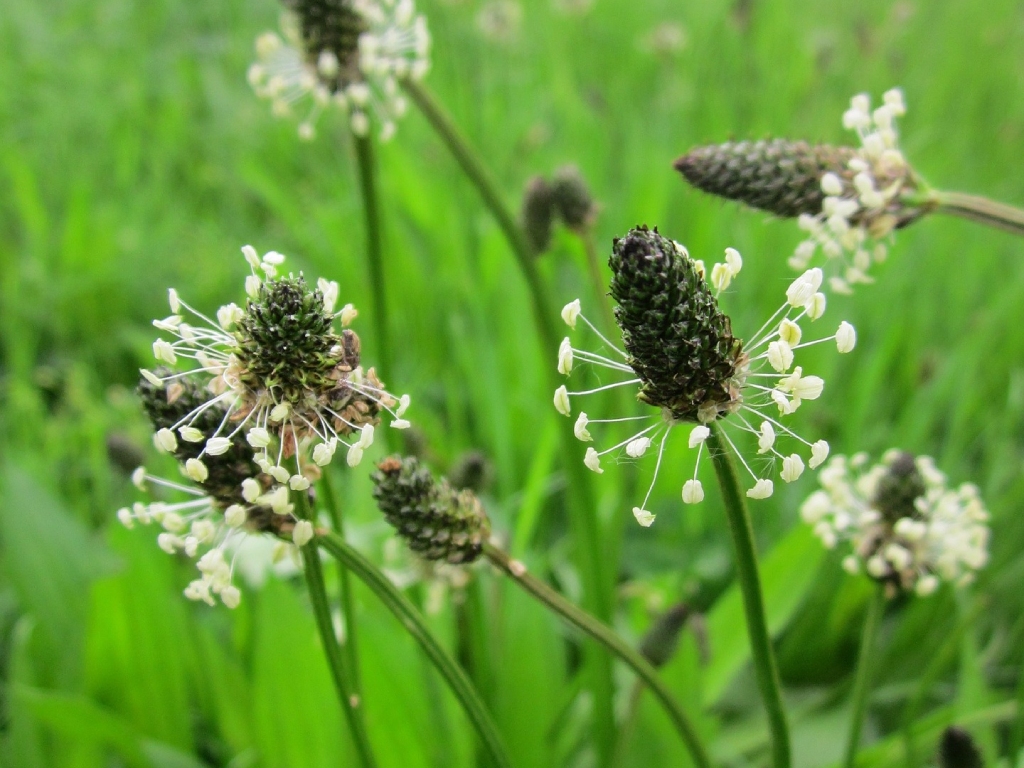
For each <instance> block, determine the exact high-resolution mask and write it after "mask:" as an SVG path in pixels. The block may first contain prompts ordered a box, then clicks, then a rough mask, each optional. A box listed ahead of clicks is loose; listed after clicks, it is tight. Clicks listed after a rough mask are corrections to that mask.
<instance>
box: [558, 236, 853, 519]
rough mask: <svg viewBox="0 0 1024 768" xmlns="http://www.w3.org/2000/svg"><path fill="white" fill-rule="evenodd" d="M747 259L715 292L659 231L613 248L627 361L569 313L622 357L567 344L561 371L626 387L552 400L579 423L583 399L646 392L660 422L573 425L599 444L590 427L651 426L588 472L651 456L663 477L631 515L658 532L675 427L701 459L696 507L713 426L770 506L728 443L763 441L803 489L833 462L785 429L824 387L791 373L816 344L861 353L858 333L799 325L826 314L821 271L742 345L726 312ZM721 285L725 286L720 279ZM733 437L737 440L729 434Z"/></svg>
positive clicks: (768, 484)
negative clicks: (742, 436) (575, 370)
mask: <svg viewBox="0 0 1024 768" xmlns="http://www.w3.org/2000/svg"><path fill="white" fill-rule="evenodd" d="M742 263H743V262H742V259H741V258H740V255H739V253H738V252H736V251H735V250H733V249H731V248H730V249H728V250H727V251H726V257H725V261H724V262H722V263H720V264H716V265H715V266H714V267H713V268H712V270H711V275H712V278H711V280H712V282H713V283H714V285H715V289H713V288H712V287H711V286H710V285H709V283H708V282H707V280H706V279H705V271H704V269H703V268H702V264H698V262H696V261H694V260H693V259H691V258H690V255H689V254H688V253H687V251H686V249H685V248H684V247H683V246H682V245H680V244H679V243H676V242H673V241H672V240H669V239H668V238H665V237H663V236H662V235H660V234H659V233H658V231H657V229H655V230H649V229H647V227H638V228H636V229H634V230H632V231H630V232H629V234H627V235H626V236H625V237H623V238H620V239H617V240H615V243H614V247H613V252H612V256H611V259H610V261H609V265H610V266H611V269H612V282H611V295H612V297H613V298H614V299H615V300H616V301H617V302H618V304H619V306H618V307H616V309H615V318H616V321H617V322H618V324H619V327H620V328H621V330H622V340H623V345H624V346H625V351H620V350H618V349H617V348H616V346H615V344H613V343H612V342H611V341H609V340H608V339H605V338H604V337H603V336H602V335H601V334H600V332H599V331H598V330H597V329H596V328H595V327H594V326H593V324H591V323H590V322H589V321H588V320H587V318H586V317H585V316H584V315H583V314H582V313H580V311H579V303H578V300H577V301H574V302H572V303H570V304H568V305H567V306H566V308H565V309H564V310H563V312H562V317H563V319H565V320H566V322H567V324H569V325H570V327H573V326H574V325H575V323H576V321H577V320H583V322H584V323H585V324H586V325H587V326H588V327H589V328H590V329H591V330H592V331H593V332H594V333H595V334H596V335H597V336H598V337H599V338H600V339H601V341H603V342H604V344H605V345H606V346H607V347H609V348H610V349H612V350H613V352H612V354H613V355H614V356H606V355H602V354H598V353H595V352H591V351H588V350H584V349H578V348H576V347H574V346H572V345H571V342H570V343H569V344H568V350H567V349H566V348H565V347H566V344H565V343H563V349H561V350H560V351H559V363H558V365H559V370H560V371H563V372H567V370H566V369H567V366H566V365H565V361H566V360H567V359H569V360H573V361H575V363H576V365H577V367H581V366H582V365H584V364H591V365H593V366H599V367H602V368H608V369H611V370H613V371H616V372H619V373H621V374H626V376H627V378H626V379H625V380H624V381H620V382H616V383H612V384H607V385H604V386H599V387H597V388H594V389H590V390H586V391H575V392H570V391H568V390H567V388H566V387H564V386H563V387H560V388H559V389H558V391H557V392H556V393H555V405H556V407H557V408H558V410H559V412H561V413H563V414H564V415H567V416H568V415H570V414H571V410H572V406H571V401H572V399H573V398H575V397H580V396H583V395H588V394H593V393H595V392H600V391H603V390H606V389H611V388H614V387H620V386H631V387H637V388H638V392H637V399H638V400H639V401H640V402H642V403H646V404H647V405H650V406H653V407H654V408H656V409H657V413H654V414H651V415H646V416H636V417H625V418H613V419H595V418H591V417H590V416H588V415H587V414H585V413H581V414H580V415H579V417H578V418H577V421H576V425H575V429H574V431H575V434H576V436H577V437H578V438H579V439H580V440H584V441H590V440H592V437H591V433H590V430H589V427H590V426H591V425H593V424H597V423H602V422H604V423H609V422H622V421H649V422H651V423H650V424H648V425H646V426H645V427H644V428H643V429H641V430H640V431H639V432H637V433H635V434H633V435H632V436H630V437H629V438H627V439H626V440H623V441H622V442H620V443H618V444H617V445H614V446H612V447H611V448H607V449H605V450H603V451H598V450H597V449H596V448H594V447H588V448H587V453H586V457H585V459H584V463H585V464H586V466H587V467H588V468H590V469H591V470H593V471H595V472H602V471H603V469H602V468H601V457H602V456H605V455H607V454H610V453H615V452H618V451H620V450H623V449H624V451H625V453H626V455H628V456H629V457H631V458H638V457H640V456H642V455H644V454H646V453H647V452H648V451H649V450H650V449H652V448H656V451H654V452H655V453H656V455H657V462H656V465H655V477H654V480H652V482H651V486H650V489H649V490H648V492H647V497H646V498H645V499H644V504H643V505H641V506H640V507H637V508H636V509H634V514H635V515H636V517H637V520H638V521H639V522H640V523H641V524H642V525H650V524H651V522H653V519H654V518H653V516H652V515H651V514H650V513H649V512H648V511H647V510H646V509H645V505H646V504H647V500H648V499H649V498H650V494H651V490H652V489H653V487H654V481H655V480H656V479H657V475H658V470H659V468H660V466H661V458H662V455H663V453H664V450H665V443H666V439H667V438H668V436H669V434H671V433H672V432H673V431H674V429H675V428H676V427H678V426H682V425H689V426H688V427H687V431H688V444H689V447H690V448H691V449H696V450H697V461H696V466H695V468H694V473H693V477H692V479H690V480H687V481H686V483H685V485H684V486H683V494H682V495H683V501H684V502H686V503H688V504H693V503H698V502H700V501H701V500H702V499H703V498H704V491H703V488H702V487H701V484H700V481H699V480H698V479H697V470H698V468H699V464H700V460H701V457H702V455H703V448H704V443H705V441H706V440H707V438H708V437H709V436H710V433H711V430H710V428H709V426H708V425H709V424H711V423H712V422H720V423H721V426H722V427H723V429H722V430H721V434H722V437H723V439H724V440H725V442H726V443H727V444H729V445H730V446H732V448H733V450H735V451H736V454H737V457H738V458H739V460H740V462H741V463H742V464H743V466H744V467H745V468H746V470H747V472H748V474H749V475H750V477H751V481H752V483H751V487H750V488H749V490H748V491H747V495H748V496H749V497H751V498H755V499H761V498H766V497H768V496H770V495H771V494H772V491H773V483H772V480H771V479H770V478H769V477H767V476H765V472H764V471H763V470H762V471H761V472H760V473H759V472H755V471H754V470H753V469H752V468H751V466H750V464H749V463H748V462H747V461H746V460H744V458H743V456H742V454H740V452H739V451H738V450H737V449H736V444H735V442H734V440H733V439H732V437H730V435H729V432H730V431H731V430H736V431H740V432H749V433H752V434H753V435H755V436H756V437H757V441H758V447H759V450H758V453H760V454H762V455H764V456H765V457H766V458H768V459H770V461H769V462H768V464H771V465H774V464H776V463H781V465H782V471H781V477H782V479H783V480H784V481H786V482H792V481H794V480H796V479H797V478H798V477H799V476H800V475H801V473H802V472H803V471H804V467H805V466H809V467H810V468H812V469H814V468H816V467H817V466H818V465H819V464H821V463H822V462H823V461H824V460H825V458H826V456H827V455H828V444H827V443H826V442H825V441H824V440H819V441H818V442H815V443H811V442H809V441H807V440H805V439H803V438H802V437H800V436H799V435H797V434H796V433H795V432H793V431H792V430H791V429H790V428H788V427H787V426H785V424H784V423H783V422H784V419H785V417H786V416H788V415H789V414H791V413H793V412H794V411H796V410H797V409H798V408H799V407H800V405H801V404H802V403H803V402H804V401H806V400H814V399H817V398H818V397H819V396H820V395H821V392H822V389H823V386H824V382H823V381H822V379H821V378H819V377H818V376H813V375H807V374H805V373H804V370H803V368H802V367H801V366H795V367H794V365H793V363H794V360H795V353H796V352H797V351H798V350H800V349H802V348H804V347H808V346H811V345H813V344H819V343H824V342H829V341H832V342H834V343H836V347H837V349H838V351H840V352H849V351H850V350H851V349H852V348H853V346H854V343H855V340H856V336H855V334H854V333H853V327H852V326H851V325H849V324H848V323H843V324H842V325H841V326H840V330H839V331H838V332H837V333H836V334H833V335H831V336H827V337H825V338H818V339H816V340H811V341H808V340H804V339H803V330H802V324H807V323H808V322H809V321H815V320H817V319H819V318H820V317H821V315H822V314H823V312H824V310H825V297H824V295H823V294H821V292H820V291H819V288H820V287H821V281H822V274H821V270H820V269H812V270H808V271H807V272H805V273H804V274H803V275H801V276H800V277H798V278H797V279H796V280H794V281H793V283H792V284H791V285H790V287H789V289H788V290H787V292H786V301H785V302H784V303H783V305H782V306H781V307H780V308H779V309H778V310H777V311H776V312H775V314H774V315H772V317H771V318H769V319H768V321H767V322H766V323H765V324H764V325H763V326H762V327H761V329H760V330H759V331H758V332H757V333H756V334H755V335H754V336H753V337H751V338H750V339H749V340H748V341H747V342H743V341H741V340H740V339H739V338H738V337H736V336H734V335H733V331H732V322H731V320H730V318H729V317H728V316H727V315H726V314H724V313H723V312H722V311H721V309H720V308H719V306H718V294H719V293H720V292H721V290H724V288H725V287H726V286H728V285H729V284H730V283H731V282H732V280H733V279H734V278H735V277H736V275H738V274H739V272H740V269H741V268H742ZM716 276H717V277H716ZM726 428H728V429H726ZM777 440H778V441H779V442H780V443H784V442H789V443H792V444H794V445H796V446H797V450H798V451H801V452H802V453H804V454H805V455H806V464H805V460H804V458H803V457H801V455H800V453H797V452H792V453H790V454H784V453H782V452H781V451H780V450H779V449H778V448H777V447H776V442H777Z"/></svg>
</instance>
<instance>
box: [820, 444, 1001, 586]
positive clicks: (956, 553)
mask: <svg viewBox="0 0 1024 768" xmlns="http://www.w3.org/2000/svg"><path fill="white" fill-rule="evenodd" d="M868 464H869V462H868V456H867V454H864V453H859V454H856V455H854V456H852V457H850V458H847V457H845V456H836V457H834V458H833V459H832V460H831V461H830V462H829V463H828V465H827V466H825V468H824V469H822V471H821V473H820V475H819V479H820V481H821V486H822V490H818V491H815V492H814V493H812V494H811V495H810V496H809V497H808V498H807V500H806V501H805V502H804V503H803V505H802V506H801V508H800V515H801V517H803V519H804V521H805V522H807V523H808V524H809V525H812V526H813V527H814V533H815V534H816V535H817V536H818V538H819V539H821V541H822V543H823V544H824V545H825V546H826V547H827V548H829V549H832V548H834V547H836V546H837V545H838V544H840V543H841V542H844V543H845V542H849V544H850V547H851V548H852V552H851V553H850V554H849V555H847V556H846V557H845V558H844V560H843V568H844V569H846V570H847V571H848V572H850V573H865V574H867V575H868V576H869V577H870V578H872V579H874V580H875V581H878V582H881V583H882V584H884V585H885V587H886V591H887V593H888V594H889V595H890V596H892V595H895V594H896V593H897V592H910V591H913V592H915V593H916V594H918V595H929V594H931V593H933V592H934V591H935V590H936V589H937V588H938V586H939V584H940V583H941V582H943V581H945V582H950V583H952V584H954V585H957V586H963V585H965V584H968V583H970V582H971V581H972V580H973V579H974V574H975V572H976V571H978V570H979V569H980V568H982V567H983V566H984V565H985V563H986V562H987V561H988V539H989V528H988V512H987V511H986V510H985V506H984V504H983V503H982V501H981V498H980V497H979V495H978V489H977V487H976V486H974V485H972V484H970V483H964V484H963V485H961V486H960V487H959V488H956V489H952V488H950V487H949V484H948V482H947V480H946V476H945V475H944V474H943V473H942V472H940V471H939V470H938V469H936V467H935V462H934V461H933V460H932V459H931V458H930V457H928V456H917V457H915V456H913V455H912V454H909V453H905V452H903V451H898V450H891V451H888V452H887V453H886V454H885V456H883V457H882V461H881V462H880V463H878V464H875V465H874V466H868Z"/></svg>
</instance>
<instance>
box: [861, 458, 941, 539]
mask: <svg viewBox="0 0 1024 768" xmlns="http://www.w3.org/2000/svg"><path fill="white" fill-rule="evenodd" d="M927 490H928V489H927V487H926V486H925V482H924V477H922V476H921V471H920V470H919V469H918V468H917V463H916V460H915V458H914V455H913V454H912V453H907V452H905V451H899V452H897V453H896V455H895V456H894V457H893V458H892V459H891V461H890V462H889V463H888V465H887V466H886V472H885V474H883V475H882V476H881V477H880V478H879V479H878V486H877V488H876V489H875V498H874V505H873V506H874V508H875V509H877V510H878V511H879V512H880V513H881V515H882V519H883V520H885V521H886V522H887V523H889V524H890V525H893V524H895V523H896V522H897V521H899V520H901V519H903V518H916V517H920V515H919V514H918V513H917V510H916V508H915V506H914V502H915V501H916V500H917V499H918V498H919V497H921V496H924V495H925V492H926V491H927Z"/></svg>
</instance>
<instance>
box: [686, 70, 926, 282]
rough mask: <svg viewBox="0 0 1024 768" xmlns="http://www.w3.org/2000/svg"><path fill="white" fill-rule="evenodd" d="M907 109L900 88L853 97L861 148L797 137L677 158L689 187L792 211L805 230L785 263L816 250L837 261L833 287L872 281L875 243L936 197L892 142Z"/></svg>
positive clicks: (786, 213)
mask: <svg viewBox="0 0 1024 768" xmlns="http://www.w3.org/2000/svg"><path fill="white" fill-rule="evenodd" d="M904 114H906V106H905V105H904V101H903V94H902V92H901V91H900V90H899V89H895V88H894V89H892V90H889V91H887V92H886V93H885V96H884V98H883V104H882V105H881V106H879V107H877V108H876V109H874V110H872V109H871V102H870V99H869V97H868V95H867V94H858V95H857V96H854V97H853V100H852V101H851V105H850V108H849V109H848V110H847V111H846V112H845V113H844V114H843V126H844V127H845V128H847V129H848V130H854V131H856V132H857V136H858V138H859V140H860V146H859V147H858V148H852V147H833V146H829V145H816V146H812V145H810V144H807V143H806V142H802V141H786V140H774V141H759V142H739V143H732V142H730V143H727V144H720V145H716V146H708V147H698V148H696V149H694V150H692V151H691V152H690V153H689V154H687V155H685V156H683V157H682V158H680V159H679V160H677V161H676V168H677V169H678V170H679V171H680V172H681V173H682V174H683V175H684V176H685V177H686V179H687V181H689V182H690V183H691V184H693V185H694V186H695V187H697V188H699V189H702V190H704V191H706V192H710V193H712V194H715V195H720V196H722V197H727V198H729V199H732V200H738V201H740V202H743V203H746V204H747V205H750V206H753V207H755V208H760V209H762V210H765V211H769V212H770V213H773V214H775V215H776V216H782V217H786V218H790V217H797V218H798V220H799V225H800V228H801V229H803V230H804V231H806V232H807V234H808V237H807V239H806V240H804V241H803V242H802V243H800V245H799V246H798V247H797V249H796V252H795V253H794V255H793V256H792V257H791V258H790V260H789V264H790V266H791V267H793V268H794V269H797V270H801V271H802V270H805V269H807V267H808V266H809V265H810V263H811V260H812V258H813V257H814V255H815V253H817V251H818V250H819V248H820V250H821V251H822V252H823V253H824V254H825V256H826V258H828V259H835V260H838V263H839V264H840V267H839V270H838V274H835V275H834V276H832V277H831V278H830V282H829V284H830V286H831V288H832V290H834V291H836V292H837V293H849V292H851V291H852V289H853V286H855V285H857V284H859V283H868V282H871V278H870V276H869V275H868V272H869V269H870V267H871V266H872V264H874V263H878V262H881V261H883V260H884V259H885V258H886V255H887V249H886V246H885V244H884V243H882V242H880V241H881V240H882V239H884V238H885V237H886V236H887V235H889V234H890V233H891V232H893V231H894V230H895V229H898V228H900V227H903V226H906V225H907V224H910V223H911V222H913V221H915V220H917V219H918V218H920V217H921V216H923V215H925V214H926V213H928V212H930V211H932V210H935V208H936V205H937V202H936V200H935V199H933V198H932V197H930V196H929V195H927V194H919V192H920V191H922V190H927V187H925V185H924V184H923V183H922V182H921V180H920V178H919V177H918V176H917V175H916V174H915V173H914V170H913V169H912V168H911V167H910V165H909V164H908V163H907V161H906V158H904V156H903V153H902V152H901V151H900V149H899V135H898V133H897V131H896V118H897V117H902V116H903V115H904Z"/></svg>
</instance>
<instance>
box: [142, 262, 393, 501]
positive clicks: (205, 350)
mask: <svg viewBox="0 0 1024 768" xmlns="http://www.w3.org/2000/svg"><path fill="white" fill-rule="evenodd" d="M242 250H243V253H244V255H245V258H246V260H247V261H248V262H249V264H250V266H251V268H252V274H251V275H250V276H249V277H248V278H247V279H246V288H247V293H248V294H249V299H248V301H247V302H246V304H245V308H244V309H241V308H238V307H235V306H234V305H228V306H229V307H231V308H232V309H230V310H229V311H222V312H218V313H217V314H218V316H219V317H220V318H221V321H222V322H221V323H216V322H214V321H212V320H210V319H209V318H208V317H207V316H206V315H203V314H202V313H200V312H198V311H196V310H195V309H193V308H192V307H191V306H189V305H188V304H186V303H185V302H184V301H182V300H181V299H180V298H178V296H177V294H176V293H174V294H173V301H172V311H175V314H173V315H171V316H170V317H168V318H166V319H164V320H158V321H156V322H155V323H154V325H156V326H157V328H159V329H160V330H162V331H164V332H165V333H167V334H170V335H172V336H174V337H176V338H175V340H174V341H172V342H168V341H165V340H159V341H158V342H157V343H156V344H155V345H154V348H155V349H156V350H158V355H159V357H160V359H161V360H163V361H165V362H170V360H174V361H175V362H176V363H177V362H180V361H186V360H188V361H195V362H196V363H198V367H193V368H190V369H188V370H185V371H174V370H172V369H160V370H159V371H158V372H157V373H153V372H151V371H145V370H144V371H142V375H143V377H144V379H145V380H146V382H148V384H149V385H150V386H152V387H155V388H157V389H160V390H163V388H164V387H165V386H166V387H167V390H168V391H169V392H170V391H172V390H174V388H175V387H185V386H186V385H187V386H192V387H196V388H198V389H199V390H201V391H202V392H203V393H204V395H205V399H204V400H203V401H202V402H200V403H198V404H196V406H195V407H194V408H192V409H190V410H188V411H185V412H182V413H180V414H178V415H177V418H175V419H173V420H172V419H168V420H166V424H163V425H162V426H160V427H158V428H157V433H156V436H155V438H154V440H155V442H156V444H157V447H159V448H161V449H162V450H165V451H171V452H175V451H177V450H178V449H179V448H180V446H181V445H182V444H186V443H188V444H193V445H194V446H196V450H193V451H191V452H190V455H188V456H184V457H179V459H180V460H182V461H184V462H185V463H186V470H187V472H188V474H189V477H191V478H192V479H193V480H195V481H196V482H199V483H209V482H210V481H209V480H208V479H207V478H205V477H204V469H205V467H206V463H207V459H208V457H210V456H214V455H218V454H219V453H224V452H230V451H232V450H233V446H236V445H239V444H240V445H243V446H245V449H246V450H248V451H249V453H250V455H252V454H253V453H254V454H255V458H254V460H255V462H256V465H257V466H258V467H259V469H260V471H261V472H262V473H263V474H265V475H269V476H270V477H273V478H274V480H275V481H276V482H278V483H281V484H285V483H288V484H290V485H291V486H292V487H293V488H295V487H297V486H298V485H301V484H302V483H303V478H304V477H305V478H306V479H307V480H308V479H310V478H312V479H315V477H316V474H317V472H318V471H319V470H318V467H321V466H324V465H325V464H328V463H330V461H331V459H332V458H333V456H334V454H335V452H336V451H337V449H338V448H339V447H344V448H345V449H346V459H347V461H348V463H349V464H350V465H355V464H358V463H359V460H360V459H361V457H362V455H363V452H364V451H365V449H366V448H368V447H369V446H370V444H371V443H372V441H373V434H374V427H376V426H377V425H378V424H379V423H380V421H381V417H382V416H383V415H384V414H390V416H391V417H392V420H391V425H392V426H393V427H396V428H403V427H405V426H408V423H409V422H408V421H406V420H405V419H404V418H402V416H403V414H404V413H405V409H406V408H407V407H408V405H409V398H408V396H407V395H406V396H403V397H402V398H400V399H398V398H395V397H394V396H392V395H391V394H390V393H388V392H387V391H386V390H385V389H384V385H383V383H381V381H380V380H379V379H378V378H377V374H376V372H375V371H374V369H373V368H370V369H369V370H366V371H364V370H363V368H362V366H361V365H360V343H359V337H358V336H357V335H356V334H355V332H354V331H352V330H350V329H348V328H342V329H341V330H340V331H339V330H337V329H336V328H335V323H334V320H335V318H336V317H338V316H340V317H341V318H342V324H344V322H345V319H346V312H348V319H349V320H351V318H352V316H353V315H354V311H353V310H351V307H350V306H346V307H345V308H343V309H342V310H341V311H340V312H334V311H333V304H334V302H335V300H336V298H337V285H336V284H334V283H327V282H326V281H323V280H321V281H320V283H319V285H318V287H317V288H310V287H309V286H308V285H307V284H306V281H305V279H304V278H303V277H302V275H299V276H298V277H296V276H294V275H289V276H288V277H278V274H277V269H278V267H279V266H280V265H281V263H282V262H283V261H284V257H283V256H281V255H280V254H278V253H274V252H270V253H268V254H266V255H264V256H263V257H262V258H261V257H260V256H258V254H257V253H256V251H255V249H253V248H252V247H251V246H246V247H245V248H243V249H242ZM222 309H223V308H222ZM186 318H187V320H186ZM193 320H197V321H198V322H196V323H195V324H193V323H192V322H189V321H193ZM396 406H397V408H396ZM212 413H216V414H217V419H218V423H217V424H216V425H208V424H206V420H208V418H209V414H212ZM208 428H209V429H208ZM176 455H177V454H176ZM293 457H295V458H294V460H292V459H293ZM307 457H311V458H312V460H310V459H309V458H307ZM286 459H287V460H290V461H287V462H286V461H285V460H286ZM286 463H287V464H288V467H287V468H286V467H285V464H286ZM296 467H297V469H296Z"/></svg>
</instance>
